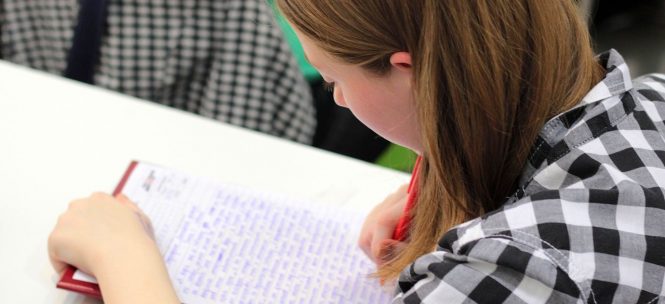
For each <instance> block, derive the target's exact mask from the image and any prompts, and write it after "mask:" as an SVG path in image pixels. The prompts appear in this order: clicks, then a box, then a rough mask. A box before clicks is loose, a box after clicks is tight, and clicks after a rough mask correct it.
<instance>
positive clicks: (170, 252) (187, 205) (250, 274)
mask: <svg viewBox="0 0 665 304" xmlns="http://www.w3.org/2000/svg"><path fill="white" fill-rule="evenodd" d="M116 192H122V193H124V194H125V195H126V196H128V197H129V198H130V199H131V200H133V201H134V202H136V203H137V204H138V205H139V207H140V208H141V209H142V210H143V211H144V212H145V213H146V215H147V216H148V217H149V218H150V219H151V221H152V224H153V227H154V230H155V237H156V240H157V244H158V246H159V249H160V251H161V252H162V256H163V257H164V260H165V262H166V265H167V268H168V271H169V274H170V276H171V280H172V281H173V284H174V286H175V288H176V292H177V293H178V295H179V297H180V300H181V301H183V302H184V303H190V304H191V303H388V302H390V299H391V291H392V290H390V289H391V288H389V287H381V286H380V285H379V283H378V281H377V280H376V279H373V278H369V277H368V274H370V273H371V272H372V271H374V265H373V264H372V262H371V261H370V260H369V259H368V258H366V257H365V256H364V254H363V253H362V251H360V249H359V248H358V247H357V245H356V239H355V238H356V235H357V231H358V230H359V229H360V227H361V225H362V220H363V216H364V214H357V213H354V212H351V211H348V210H340V209H335V208H332V207H322V206H317V205H316V204H308V203H307V202H302V201H297V200H292V199H288V198H285V197H281V196H279V195H271V194H267V193H257V192H255V191H249V190H246V189H242V188H240V187H236V186H230V185H226V184H223V183H219V182H215V181H212V180H208V179H204V178H198V177H194V176H191V175H188V174H185V173H182V172H178V171H176V170H171V169H167V168H163V167H159V166H155V165H151V164H147V163H142V162H133V163H132V164H131V165H130V167H129V168H128V170H127V172H126V173H125V176H124V177H123V179H122V181H121V182H120V183H119V184H118V187H117V189H116ZM58 287H61V288H66V289H70V290H74V291H78V292H83V293H86V294H89V295H93V296H98V297H99V296H100V294H99V288H98V287H97V285H96V281H95V280H94V278H91V277H90V276H87V275H86V274H84V273H81V272H80V271H76V270H74V269H69V270H68V271H67V272H66V273H65V274H64V275H63V278H62V279H61V281H60V282H59V283H58Z"/></svg>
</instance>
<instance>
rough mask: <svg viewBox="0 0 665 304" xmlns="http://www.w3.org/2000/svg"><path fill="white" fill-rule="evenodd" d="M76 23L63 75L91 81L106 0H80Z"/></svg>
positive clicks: (104, 20) (104, 21) (82, 80)
mask: <svg viewBox="0 0 665 304" xmlns="http://www.w3.org/2000/svg"><path fill="white" fill-rule="evenodd" d="M79 5H80V10H79V17H78V23H77V24H76V29H75V30H74V38H73V42H72V47H71V49H70V50H69V53H68V54H67V68H66V69H65V73H64V76H65V77H67V78H71V79H74V80H78V81H81V82H85V83H93V80H94V75H95V65H96V64H97V63H98V61H99V52H100V46H101V41H102V34H103V33H104V25H105V23H106V0H80V3H79Z"/></svg>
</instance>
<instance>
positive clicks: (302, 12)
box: [49, 0, 665, 303]
mask: <svg viewBox="0 0 665 304" xmlns="http://www.w3.org/2000/svg"><path fill="white" fill-rule="evenodd" d="M277 5H278V6H279V7H280V9H281V10H282V12H283V13H284V15H285V16H286V18H287V19H288V20H289V22H290V23H291V24H292V25H293V26H294V28H295V29H296V33H297V35H298V37H299V38H300V41H301V42H302V45H303V49H304V51H305V53H306V54H307V57H308V58H309V60H310V62H311V63H312V65H313V66H315V67H316V68H317V69H318V71H319V72H320V73H321V75H322V77H323V78H324V80H325V81H326V82H328V83H329V86H332V87H333V88H334V89H333V90H334V97H335V102H336V103H337V104H338V105H340V106H343V107H348V108H350V109H351V110H352V112H353V113H354V115H356V116H357V117H358V118H359V119H360V120H361V121H362V122H363V123H365V124H366V125H367V126H369V127H370V128H372V129H373V130H374V131H376V132H377V133H378V134H380V135H381V136H384V137H385V138H387V139H389V140H391V141H393V142H396V143H399V144H401V145H403V146H406V147H409V148H411V149H413V150H414V151H415V152H417V153H418V154H419V155H420V160H419V162H418V165H417V166H416V170H415V171H414V178H413V180H412V184H411V187H410V188H411V189H410V190H409V189H408V188H406V187H402V188H400V189H399V190H398V191H397V192H396V193H395V194H394V195H392V196H390V197H388V198H387V199H386V201H384V202H383V203H381V204H380V205H378V206H377V207H376V208H375V209H374V210H373V211H372V213H371V214H370V215H369V216H368V217H367V219H366V222H365V226H364V227H363V231H361V234H360V239H359V244H360V247H361V248H362V249H363V250H364V251H365V252H367V254H368V255H369V256H370V257H371V258H372V259H373V260H374V261H375V262H376V264H377V267H378V271H377V276H379V277H380V278H381V279H383V280H384V281H386V282H392V281H393V280H397V281H396V283H397V284H396V291H395V297H394V300H393V303H656V302H660V301H664V300H665V292H664V291H663V286H664V283H665V259H664V258H663V257H665V247H664V246H663V244H665V225H662V222H663V220H665V136H664V135H665V122H664V121H663V117H665V102H664V101H665V75H660V74H654V75H648V76H644V77H640V78H638V79H636V80H631V76H630V73H629V70H628V68H627V65H626V63H625V62H624V60H623V58H622V57H621V55H620V54H619V53H618V52H616V51H614V50H610V51H608V52H605V53H602V54H600V55H599V56H595V55H594V52H593V50H592V47H591V41H590V38H589V34H588V30H587V28H586V24H585V23H584V21H583V19H582V18H581V16H580V15H579V12H578V9H577V7H576V6H575V4H574V1H572V0H501V1H497V0H478V1H468V0H447V1H441V0H417V1H416V0H389V1H386V0H345V1H329V0H277ZM322 174H324V173H322ZM407 193H408V194H407ZM405 206H406V207H405ZM405 209H406V211H404V210H405ZM137 214H139V215H140V211H139V210H138V209H137V208H136V206H134V205H133V204H132V203H131V202H129V201H128V200H127V199H126V198H123V197H118V198H113V197H111V196H108V195H105V194H96V195H93V196H91V197H89V198H86V199H82V200H78V201H75V202H74V203H72V205H71V208H70V210H68V211H67V212H66V213H65V214H64V215H62V217H61V218H60V221H59V222H58V224H57V225H56V227H55V229H54V231H53V232H52V234H51V236H50V238H49V254H50V257H51V259H52V262H53V265H54V268H55V269H56V271H61V270H62V269H63V267H64V266H65V264H72V265H74V266H76V267H78V268H79V269H81V270H84V271H87V272H89V273H92V274H94V275H95V276H96V277H97V278H98V280H99V283H100V286H101V289H102V294H103V295H104V297H105V301H106V303H127V302H156V303H157V302H158V303H178V299H177V298H176V295H175V293H174V291H173V288H172V286H171V283H170V281H169V278H168V275H167V272H166V270H165V266H164V264H163V262H162V261H161V257H160V256H159V252H158V250H157V248H156V245H155V243H154V241H152V239H151V238H150V236H149V234H148V233H147V232H146V231H145V229H144V228H143V227H144V225H143V224H142V222H146V221H147V220H146V219H143V220H141V219H140V217H137ZM405 223H406V224H405ZM100 239H103V240H104V241H100ZM118 247H122V248H124V250H123V251H117V250H111V249H110V248H118ZM242 300H243V299H239V301H242Z"/></svg>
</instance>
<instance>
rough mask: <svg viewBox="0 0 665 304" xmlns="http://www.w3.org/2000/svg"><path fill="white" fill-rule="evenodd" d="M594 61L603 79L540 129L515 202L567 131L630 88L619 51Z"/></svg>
mask: <svg viewBox="0 0 665 304" xmlns="http://www.w3.org/2000/svg"><path fill="white" fill-rule="evenodd" d="M596 59H597V61H598V63H599V64H601V65H602V66H603V67H604V68H605V70H606V74H605V77H604V78H603V79H602V80H601V81H600V82H599V83H598V84H597V85H596V86H594V87H593V88H592V89H591V90H590V91H589V93H588V94H587V95H586V96H585V97H584V98H582V101H580V103H578V104H577V105H576V106H575V107H573V108H572V109H570V110H568V111H566V112H563V113H561V114H559V115H557V116H556V117H554V118H552V119H550V120H549V121H548V122H547V123H546V124H545V125H544V126H543V128H542V129H541V131H540V134H539V135H538V138H537V140H536V143H535V145H534V147H533V150H532V151H531V155H530V156H529V159H528V161H527V164H526V166H525V168H524V172H522V176H521V178H520V181H519V184H520V189H518V191H517V192H516V194H515V196H514V197H513V198H514V199H517V198H520V197H521V196H522V195H523V194H524V191H523V190H524V189H523V188H522V187H524V186H525V185H526V184H527V183H528V181H529V180H530V179H531V178H532V177H533V175H534V174H535V173H536V172H537V171H538V169H539V168H540V167H541V165H543V164H544V161H545V160H547V159H548V157H551V155H550V152H551V151H552V149H556V147H557V146H565V145H561V144H560V142H561V141H562V140H563V138H564V137H565V136H566V135H567V134H568V133H569V131H570V130H572V129H574V128H575V125H576V122H577V121H578V120H579V119H580V118H581V117H584V115H585V112H587V111H589V109H591V108H594V107H595V105H596V104H598V103H601V102H602V101H604V100H607V99H609V98H612V97H614V96H617V97H618V96H621V95H623V94H625V93H626V92H628V91H629V90H631V89H632V88H633V82H632V80H631V77H630V72H629V70H628V65H627V64H626V62H625V61H624V59H623V57H622V56H621V55H620V54H619V52H617V51H616V50H614V49H611V50H609V51H607V52H604V53H602V54H600V55H598V56H597V57H596Z"/></svg>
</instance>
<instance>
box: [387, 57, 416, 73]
mask: <svg viewBox="0 0 665 304" xmlns="http://www.w3.org/2000/svg"><path fill="white" fill-rule="evenodd" d="M390 65H391V66H392V67H393V68H396V69H398V70H401V71H405V72H411V67H412V64H411V54H409V53H408V52H396V53H394V54H392V55H390Z"/></svg>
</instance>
